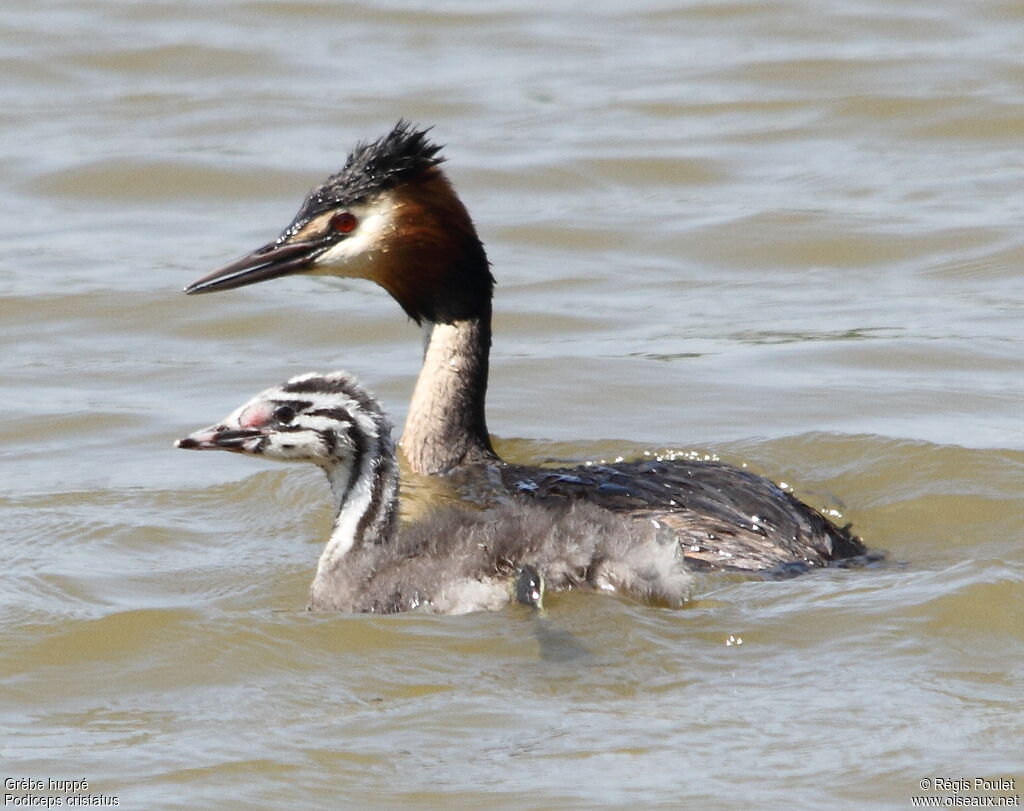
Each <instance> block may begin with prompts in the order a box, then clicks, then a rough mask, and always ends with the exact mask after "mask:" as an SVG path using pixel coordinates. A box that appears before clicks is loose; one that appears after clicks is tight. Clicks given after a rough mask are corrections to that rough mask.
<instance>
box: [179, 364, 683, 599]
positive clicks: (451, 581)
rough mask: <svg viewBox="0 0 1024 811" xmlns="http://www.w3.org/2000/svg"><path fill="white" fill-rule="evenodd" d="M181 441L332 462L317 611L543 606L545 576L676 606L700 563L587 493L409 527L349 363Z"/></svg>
mask: <svg viewBox="0 0 1024 811" xmlns="http://www.w3.org/2000/svg"><path fill="white" fill-rule="evenodd" d="M176 444H177V446H178V447H179V448H186V449H193V450H224V451H233V452H235V453H245V454H249V455H252V456H262V457H265V458H268V459H278V460H283V461H302V462H312V463H314V464H316V465H319V466H320V467H321V468H322V469H323V470H324V472H325V473H326V474H327V479H328V481H329V482H330V485H331V489H332V490H333V492H334V497H335V500H336V501H337V514H336V517H335V520H334V529H333V531H332V532H331V536H330V538H329V540H328V541H327V544H326V546H325V547H324V550H323V553H322V554H321V555H320V561H319V564H318V565H317V572H316V577H315V578H314V580H313V584H312V586H311V588H310V595H309V609H310V610H326V611H332V610H333V611H347V612H352V613H364V612H375V613H384V614H388V613H395V612H399V611H409V610H412V609H414V608H420V607H422V608H423V609H424V610H428V611H433V612H437V613H443V614H462V613H466V612H469V611H480V610H497V609H500V608H502V607H504V606H505V605H508V604H509V603H510V602H512V601H513V600H518V601H519V602H522V603H525V604H526V605H532V606H534V607H539V605H540V600H541V594H542V591H543V588H544V587H545V586H546V587H547V588H550V589H555V590H568V589H586V590H592V591H608V592H618V593H621V594H625V595H628V596H630V597H633V598H635V599H639V600H643V601H645V602H654V603H659V604H665V605H669V606H674V607H677V606H680V605H682V604H683V603H684V602H685V601H686V599H687V596H688V592H689V586H690V576H689V573H688V572H687V570H686V567H685V565H684V563H683V558H682V554H681V553H680V551H679V549H678V545H677V544H676V542H675V538H674V536H673V535H671V533H667V532H665V531H664V530H661V529H659V527H657V526H656V525H655V524H654V522H650V521H648V522H637V521H631V520H628V519H626V518H623V517H621V516H617V515H615V514H613V513H610V512H608V511H607V510H602V509H600V508H599V507H596V506H594V505H591V504H586V503H575V504H567V503H557V502H555V503H553V504H550V505H549V504H542V503H536V502H534V503H530V502H515V503H510V504H506V505H503V506H499V507H497V508H495V509H492V510H488V511H484V512H480V511H474V512H468V511H466V510H464V509H458V508H454V507H449V508H447V509H444V510H439V511H437V512H436V513H434V514H432V515H430V516H428V517H427V518H426V519H425V520H423V521H420V522H418V523H417V524H415V525H414V526H413V527H410V528H409V529H408V530H406V531H404V532H401V533H400V532H399V531H398V485H399V481H398V465H397V463H396V460H395V454H394V445H393V443H392V440H391V423H390V421H389V420H388V418H387V417H386V416H385V414H384V413H383V412H382V411H381V408H380V405H379V404H378V403H377V401H376V400H374V399H373V398H372V397H371V396H370V395H369V394H368V393H367V392H366V391H365V390H364V389H363V388H361V387H360V386H359V385H358V383H356V381H355V380H354V379H353V378H352V377H351V376H350V375H348V374H346V373H344V372H334V373H332V374H328V375H318V374H306V375H301V376H299V377H294V378H292V379H291V380H289V381H288V382H287V383H285V384H284V385H283V386H280V387H277V388H272V389H267V390H266V391H264V392H262V393H261V394H259V395H257V396H256V397H254V398H253V399H251V400H249V401H248V402H247V403H245V404H244V405H242V406H241V407H240V408H238V409H237V410H235V411H234V412H233V413H232V414H231V415H229V416H228V417H227V418H225V419H224V421H223V422H220V423H217V424H216V425H211V426H210V427H208V428H204V429H202V430H200V431H196V432H194V433H192V434H190V435H189V436H188V437H186V438H184V439H180V440H178V442H177V443H176Z"/></svg>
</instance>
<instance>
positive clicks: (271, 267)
mask: <svg viewBox="0 0 1024 811" xmlns="http://www.w3.org/2000/svg"><path fill="white" fill-rule="evenodd" d="M330 245H331V241H330V240H329V239H326V238H323V237H321V238H319V239H307V240H299V241H296V242H285V243H282V244H278V243H277V242H270V243H268V244H266V245H264V246H263V247H262V248H257V249H256V250H255V251H253V252H252V253H249V254H246V255H245V256H243V257H242V258H241V259H237V260H235V261H234V262H232V263H231V264H229V265H225V266H224V267H222V268H218V269H217V270H215V271H213V273H209V274H207V275H206V276H203V278H201V279H197V280H196V281H194V282H192V284H190V285H189V286H188V287H186V288H185V292H186V293H187V294H189V295H192V294H194V293H213V292H215V291H217V290H231V289H233V288H235V287H245V286H246V285H249V284H255V283H256V282H262V281H265V280H266V279H276V278H277V277H278V276H288V275H289V274H292V273H301V272H302V271H303V270H306V269H307V268H308V267H309V266H310V264H312V262H313V260H315V259H316V258H317V257H318V256H319V255H320V254H321V253H323V252H324V251H325V250H326V249H327V248H329V247H330Z"/></svg>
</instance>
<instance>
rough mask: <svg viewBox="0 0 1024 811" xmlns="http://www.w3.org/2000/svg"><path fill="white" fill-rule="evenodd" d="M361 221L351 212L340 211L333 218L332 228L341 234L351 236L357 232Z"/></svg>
mask: <svg viewBox="0 0 1024 811" xmlns="http://www.w3.org/2000/svg"><path fill="white" fill-rule="evenodd" d="M357 225H359V220H357V219H356V215H355V214H353V213H352V212H351V211H340V212H338V213H337V214H335V215H334V216H333V217H332V218H331V228H333V229H334V230H335V231H337V232H338V233H339V234H350V233H352V232H353V231H355V230H356V226H357Z"/></svg>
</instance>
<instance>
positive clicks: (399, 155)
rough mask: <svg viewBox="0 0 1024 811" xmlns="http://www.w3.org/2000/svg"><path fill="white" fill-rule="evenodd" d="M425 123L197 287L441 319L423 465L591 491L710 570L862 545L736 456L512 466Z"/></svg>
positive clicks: (477, 266)
mask: <svg viewBox="0 0 1024 811" xmlns="http://www.w3.org/2000/svg"><path fill="white" fill-rule="evenodd" d="M427 132H428V131H427V130H418V129H416V128H414V127H413V126H412V125H410V124H409V123H407V122H404V121H399V122H398V124H397V125H396V126H395V128H394V129H393V130H392V131H391V132H389V133H388V134H387V135H384V136H383V137H382V138H380V139H378V140H376V141H373V142H370V143H360V144H358V145H357V146H356V148H355V150H353V152H352V153H351V154H350V155H349V157H348V160H347V161H346V163H345V165H344V167H343V168H342V169H341V171H340V172H338V173H337V174H334V175H331V176H330V177H328V178H327V180H326V181H324V183H323V184H321V185H320V186H317V187H316V188H314V189H313V190H312V191H311V192H310V193H309V195H308V196H307V197H306V199H305V201H304V202H303V203H302V206H301V207H300V209H299V212H298V214H297V215H296V216H295V218H294V219H293V220H292V222H291V223H290V224H289V225H288V227H287V228H285V229H284V231H282V232H281V234H280V236H278V237H277V239H275V240H274V241H273V242H270V243H268V244H266V245H264V246H263V247H261V248H258V249H257V250H255V251H253V252H252V253H250V254H248V255H246V256H243V257H242V258H241V259H238V260H237V261H235V262H232V263H231V264H229V265H226V266H225V267H222V268H220V269H219V270H216V271H214V272H213V273H210V274H209V275H207V276H205V277H203V278H201V279H199V280H198V281H196V282H194V283H193V284H191V285H189V286H188V287H186V288H185V292H186V293H207V292H212V291H217V290H229V289H231V288H235V287H242V286H245V285H249V284H253V283H255V282H260V281H264V280H266V279H273V278H276V277H278V276H286V275H290V274H296V273H310V274H326V275H334V276H342V277H352V278H362V279H369V280H370V281H373V282H376V283H377V284H379V285H380V286H381V287H383V288H384V289H385V290H387V292H388V293H390V294H391V296H392V297H393V298H394V299H395V300H396V301H397V302H398V303H399V305H401V307H402V309H403V310H405V312H406V314H408V316H409V317H410V318H412V319H413V320H414V321H416V322H417V323H419V324H424V325H426V326H427V327H428V328H429V338H428V341H427V345H426V351H425V353H424V358H423V367H422V369H421V371H420V375H419V379H418V380H417V382H416V387H415V390H414V392H413V396H412V402H411V404H410V406H409V416H408V419H407V420H406V424H405V431H404V434H403V436H402V441H401V447H402V451H403V453H404V454H405V456H406V458H407V460H408V462H409V465H410V467H411V468H412V470H413V471H414V472H416V473H420V474H424V475H437V474H448V473H457V474H459V476H460V477H462V476H465V477H468V478H469V480H470V485H472V484H473V482H472V480H473V479H476V480H478V481H479V482H483V483H485V486H491V487H492V488H493V487H497V493H496V497H497V498H498V499H499V500H500V499H502V498H507V497H508V495H509V494H513V493H518V494H526V495H529V496H532V497H533V498H535V499H540V500H547V499H552V498H554V499H581V500H585V501H590V502H593V503H595V504H598V505H599V506H602V507H605V508H606V509H610V510H613V511H615V512H619V513H622V514H624V515H632V516H636V517H639V518H642V519H649V518H653V519H655V520H657V521H659V522H662V523H664V524H666V525H668V526H670V527H672V528H673V529H674V530H675V532H676V534H677V536H678V538H679V542H680V544H681V545H682V548H683V550H684V553H685V555H686V557H687V559H688V560H690V561H691V562H692V563H694V564H695V565H698V566H700V567H702V568H730V569H740V570H745V571H758V570H760V571H763V570H769V569H779V568H782V569H788V570H790V571H792V570H794V569H797V570H799V569H802V568H807V567H811V566H821V565H825V564H827V563H828V562H829V561H832V560H838V559H842V558H848V557H853V556H857V555H862V554H864V552H865V551H866V550H865V547H864V545H863V544H862V543H861V542H860V540H859V539H858V538H856V537H854V536H853V535H851V534H850V532H849V531H848V530H847V529H841V528H839V527H836V526H834V525H833V524H832V523H831V522H829V521H828V520H827V519H825V518H824V517H823V516H822V515H821V514H820V513H818V512H817V511H816V510H814V509H812V508H811V507H809V506H807V505H806V504H803V503H802V502H800V501H799V500H797V499H796V498H795V497H793V496H792V495H790V494H788V493H786V492H784V491H783V490H781V489H780V488H779V487H777V486H776V485H775V484H773V483H772V482H771V481H769V480H768V479H766V478H763V477H761V476H756V475H754V474H752V473H749V472H747V471H744V470H741V469H738V468H736V467H733V466H730V465H726V464H721V463H718V462H708V461H693V460H685V459H683V460H678V459H677V460H670V461H669V460H666V461H659V462H653V461H651V462H641V463H625V464H616V465H601V466H580V467H577V468H572V469H568V470H561V471H558V470H546V469H542V468H530V467H524V466H519V465H512V464H506V463H504V462H502V460H500V459H499V458H498V455H497V454H496V453H495V452H494V448H493V447H492V446H491V440H490V437H489V435H488V432H487V422H486V418H485V414H484V401H485V395H486V391H487V372H488V357H489V353H490V347H491V296H492V292H493V288H494V278H493V277H492V276H491V271H490V265H489V263H488V261H487V256H486V254H485V252H484V248H483V244H482V243H481V242H480V238H479V237H478V236H477V232H476V229H475V228H474V226H473V222H472V220H471V219H470V217H469V214H468V212H467V211H466V208H465V206H464V205H463V204H462V201H461V200H460V199H459V197H458V195H457V194H456V193H455V190H454V189H453V188H452V186H451V184H450V183H449V181H448V178H447V177H446V176H445V174H444V172H443V171H442V170H441V168H440V164H441V163H442V161H443V158H441V157H440V155H439V154H438V153H439V152H440V149H441V147H440V146H438V145H437V144H434V143H432V142H431V141H430V140H428V138H427ZM495 480H497V481H496V482H495ZM491 482H494V483H493V484H488V483H491Z"/></svg>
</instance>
